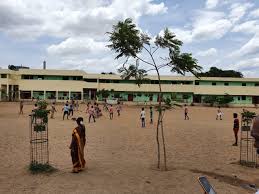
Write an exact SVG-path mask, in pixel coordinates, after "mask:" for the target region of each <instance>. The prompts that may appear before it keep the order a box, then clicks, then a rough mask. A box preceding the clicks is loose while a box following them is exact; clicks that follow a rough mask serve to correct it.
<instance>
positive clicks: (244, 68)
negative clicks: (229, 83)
mask: <svg viewBox="0 0 259 194" xmlns="http://www.w3.org/2000/svg"><path fill="white" fill-rule="evenodd" d="M231 68H232V69H236V70H238V71H241V72H242V73H243V74H244V75H245V76H246V77H258V71H259V58H258V57H256V58H248V59H244V60H241V61H239V62H237V63H236V64H233V65H231Z"/></svg>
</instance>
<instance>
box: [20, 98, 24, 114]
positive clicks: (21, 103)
mask: <svg viewBox="0 0 259 194" xmlns="http://www.w3.org/2000/svg"><path fill="white" fill-rule="evenodd" d="M19 114H20V115H21V114H22V115H23V101H22V100H21V101H20V111H19Z"/></svg>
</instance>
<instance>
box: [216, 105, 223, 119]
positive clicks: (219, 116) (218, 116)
mask: <svg viewBox="0 0 259 194" xmlns="http://www.w3.org/2000/svg"><path fill="white" fill-rule="evenodd" d="M222 115H223V112H222V111H221V110H220V106H219V107H218V111H217V117H216V120H218V118H219V119H220V120H222Z"/></svg>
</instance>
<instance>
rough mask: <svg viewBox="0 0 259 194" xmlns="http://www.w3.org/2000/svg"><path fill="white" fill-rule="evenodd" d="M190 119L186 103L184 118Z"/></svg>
mask: <svg viewBox="0 0 259 194" xmlns="http://www.w3.org/2000/svg"><path fill="white" fill-rule="evenodd" d="M186 119H187V120H189V119H190V118H189V116H188V108H187V105H186V104H185V105H184V120H186Z"/></svg>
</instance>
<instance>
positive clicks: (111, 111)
mask: <svg viewBox="0 0 259 194" xmlns="http://www.w3.org/2000/svg"><path fill="white" fill-rule="evenodd" d="M109 113H110V119H111V120H112V119H113V107H112V104H111V106H110V108H109Z"/></svg>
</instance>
